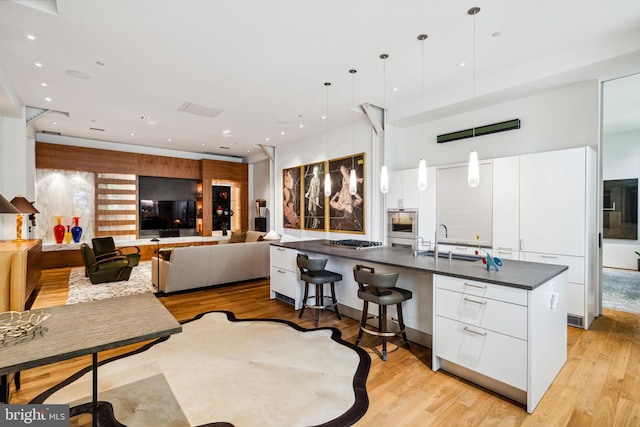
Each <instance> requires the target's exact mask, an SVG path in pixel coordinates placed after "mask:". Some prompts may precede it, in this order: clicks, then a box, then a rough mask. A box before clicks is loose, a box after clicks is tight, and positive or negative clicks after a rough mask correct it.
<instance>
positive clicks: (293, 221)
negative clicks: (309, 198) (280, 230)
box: [282, 166, 302, 228]
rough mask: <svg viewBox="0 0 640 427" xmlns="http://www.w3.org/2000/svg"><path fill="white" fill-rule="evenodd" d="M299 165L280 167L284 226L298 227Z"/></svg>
mask: <svg viewBox="0 0 640 427" xmlns="http://www.w3.org/2000/svg"><path fill="white" fill-rule="evenodd" d="M301 169H302V168H301V167H300V166H296V167H294V168H289V169H282V214H283V215H282V221H283V224H282V225H283V227H284V228H300V184H301V182H300V170H301Z"/></svg>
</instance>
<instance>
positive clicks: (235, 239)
mask: <svg viewBox="0 0 640 427" xmlns="http://www.w3.org/2000/svg"><path fill="white" fill-rule="evenodd" d="M246 237H247V233H236V232H234V231H232V232H231V237H230V238H229V243H242V242H244V239H245V238H246Z"/></svg>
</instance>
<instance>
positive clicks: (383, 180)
mask: <svg viewBox="0 0 640 427" xmlns="http://www.w3.org/2000/svg"><path fill="white" fill-rule="evenodd" d="M388 57H389V55H387V54H386V53H383V54H382V55H380V59H382V127H383V129H384V128H385V126H384V124H385V118H386V115H387V58H388ZM385 137H386V136H384V133H383V138H385ZM384 158H385V155H384V146H383V147H382V167H381V168H380V192H381V193H382V194H387V192H388V191H389V172H388V171H387V165H385V164H384V163H385V161H384Z"/></svg>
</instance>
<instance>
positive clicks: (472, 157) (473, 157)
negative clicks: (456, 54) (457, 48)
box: [467, 7, 480, 187]
mask: <svg viewBox="0 0 640 427" xmlns="http://www.w3.org/2000/svg"><path fill="white" fill-rule="evenodd" d="M467 13H468V14H469V15H471V16H473V61H472V62H473V73H472V75H473V89H472V90H473V96H472V98H471V100H472V102H473V104H474V105H473V112H474V114H473V117H474V118H475V109H476V108H475V101H476V15H477V14H478V13H480V8H479V7H472V8H471V9H469V10H468V11H467ZM471 124H472V131H471V140H472V141H473V147H474V148H473V150H472V151H471V153H469V175H468V177H467V183H468V184H469V187H477V186H478V185H479V184H480V164H479V163H478V152H477V151H476V149H475V141H476V124H475V120H472V123H471Z"/></svg>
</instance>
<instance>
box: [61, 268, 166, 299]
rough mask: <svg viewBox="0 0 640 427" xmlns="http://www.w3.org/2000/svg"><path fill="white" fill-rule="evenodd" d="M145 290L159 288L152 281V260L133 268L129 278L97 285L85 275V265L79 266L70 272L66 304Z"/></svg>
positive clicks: (152, 290)
mask: <svg viewBox="0 0 640 427" xmlns="http://www.w3.org/2000/svg"><path fill="white" fill-rule="evenodd" d="M144 292H157V288H156V287H155V286H154V285H153V284H152V283H151V261H143V262H141V263H140V264H138V265H137V266H135V267H134V268H133V270H131V276H130V277H129V280H120V281H118V282H108V283H98V284H96V285H94V284H92V283H91V281H90V280H89V278H88V277H85V276H84V267H79V268H73V269H71V273H70V274H69V296H68V297H67V302H66V304H76V303H79V302H87V301H93V300H98V299H108V298H115V297H123V296H127V295H134V294H141V293H144Z"/></svg>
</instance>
